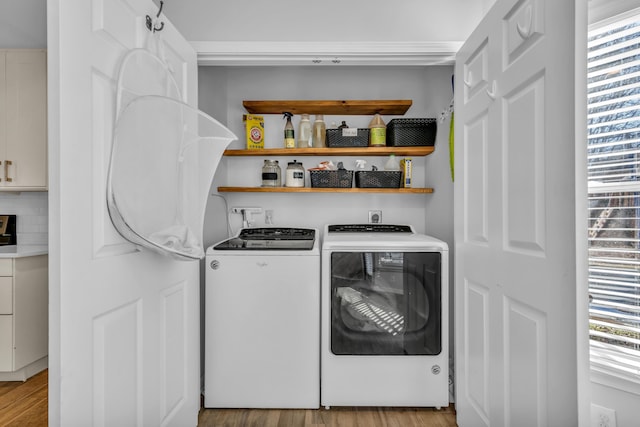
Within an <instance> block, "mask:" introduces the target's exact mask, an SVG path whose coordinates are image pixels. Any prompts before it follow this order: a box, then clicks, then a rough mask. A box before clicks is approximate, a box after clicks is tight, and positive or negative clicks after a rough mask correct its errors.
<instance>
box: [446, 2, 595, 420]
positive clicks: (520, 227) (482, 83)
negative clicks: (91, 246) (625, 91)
mask: <svg viewBox="0 0 640 427" xmlns="http://www.w3.org/2000/svg"><path fill="white" fill-rule="evenodd" d="M575 3H580V2H575ZM576 8H579V9H581V8H582V6H579V5H575V4H574V1H573V0H566V1H564V0H563V1H557V0H498V1H497V2H496V3H495V5H494V6H493V8H492V9H491V10H490V11H489V13H488V14H487V16H486V17H485V19H484V20H483V21H482V22H481V24H480V25H479V26H478V28H477V29H476V30H475V31H474V32H473V34H472V35H471V37H470V38H469V39H468V41H467V42H466V43H465V44H464V46H463V47H462V49H461V50H460V51H459V53H458V56H457V58H456V68H455V73H456V99H455V108H456V115H455V120H456V124H455V137H456V139H455V145H456V148H455V161H456V163H455V167H456V175H455V176H456V181H455V190H454V200H455V251H456V252H455V255H456V270H455V273H456V279H455V280H456V282H455V327H456V329H455V331H456V345H455V352H456V365H455V366H456V369H455V373H456V407H457V414H458V425H460V427H480V426H518V427H520V426H547V425H549V426H576V425H578V411H579V409H578V398H577V395H578V390H577V384H578V379H579V377H580V375H581V374H579V372H578V371H579V369H578V368H577V367H576V366H577V350H576V280H577V278H576V274H577V273H576V272H577V271H578V270H577V269H579V268H581V263H583V261H582V260H581V259H580V258H579V257H577V256H576V194H577V191H576V184H575V182H576V181H575V176H576V166H575V165H576V153H580V152H581V150H583V148H584V142H583V141H582V140H580V135H579V131H577V130H576V129H578V127H579V126H581V125H582V126H584V123H586V122H585V121H584V116H583V114H584V113H583V111H584V110H585V107H584V106H581V105H576V100H579V99H580V96H576V94H577V93H579V92H576V87H578V85H579V82H580V81H583V80H582V79H581V78H578V79H576V72H578V73H585V72H586V65H585V64H584V61H583V60H582V59H580V58H579V57H578V59H577V60H576V58H577V56H576V53H575V52H576V43H577V42H578V41H579V40H581V37H580V36H576V34H586V26H585V28H581V25H582V24H576V22H584V21H586V20H583V19H581V15H580V14H581V13H586V11H585V10H576ZM576 17H578V19H576ZM585 17H586V15H585ZM580 32H582V33H580ZM576 70H578V71H576ZM585 87H586V86H585ZM577 90H578V91H580V90H582V89H581V88H579V87H578V89H577ZM580 206H582V205H580ZM585 212H586V211H585ZM578 216H580V215H578ZM585 223H586V222H585ZM580 227H582V224H580ZM585 238H586V236H585ZM582 267H584V264H582ZM585 271H586V270H585ZM585 303H586V295H585ZM585 328H586V326H585ZM585 330H586V329H585Z"/></svg>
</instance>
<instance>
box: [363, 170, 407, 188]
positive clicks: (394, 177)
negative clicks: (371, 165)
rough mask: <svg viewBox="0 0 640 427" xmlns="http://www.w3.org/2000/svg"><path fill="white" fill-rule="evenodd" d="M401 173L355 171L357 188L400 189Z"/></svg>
mask: <svg viewBox="0 0 640 427" xmlns="http://www.w3.org/2000/svg"><path fill="white" fill-rule="evenodd" d="M401 183H402V172H401V171H357V172H356V187H358V188H400V184H401Z"/></svg>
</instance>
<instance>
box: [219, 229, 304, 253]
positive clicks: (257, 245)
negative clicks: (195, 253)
mask: <svg viewBox="0 0 640 427" xmlns="http://www.w3.org/2000/svg"><path fill="white" fill-rule="evenodd" d="M315 237H316V231H315V230H314V229H309V228H279V227H266V228H245V229H243V230H241V231H240V234H238V236H236V237H234V238H231V239H229V240H225V241H224V242H221V243H219V244H217V245H216V246H214V249H216V250H311V249H313V245H314V243H315Z"/></svg>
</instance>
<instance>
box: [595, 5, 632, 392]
mask: <svg viewBox="0 0 640 427" xmlns="http://www.w3.org/2000/svg"><path fill="white" fill-rule="evenodd" d="M593 3H594V4H592V5H590V15H594V14H592V9H593V7H597V8H598V10H597V16H598V19H599V20H598V21H597V22H594V23H591V24H590V25H589V27H588V31H589V33H591V32H592V31H594V30H599V29H601V28H604V27H607V26H610V25H612V24H620V25H623V24H622V23H623V22H624V21H629V20H632V19H633V20H636V21H637V20H638V19H640V7H636V8H633V9H629V10H627V11H624V12H622V13H621V11H620V10H616V9H615V6H614V5H611V2H608V3H609V5H607V4H605V2H600V3H599V4H598V2H597V1H594V2H593ZM618 7H619V6H618ZM634 18H635V19H634ZM585 90H586V88H585ZM587 188H588V192H589V193H588V197H591V195H592V194H594V193H599V194H600V193H601V194H604V193H610V192H617V191H620V192H625V191H638V192H640V180H639V181H637V182H635V183H631V184H624V183H611V184H604V185H602V186H600V187H597V188H596V187H589V186H588V187H587ZM592 351H593V346H592V341H591V339H589V353H590V354H589V364H590V371H591V381H592V382H594V383H598V384H602V385H605V386H608V387H612V388H616V389H619V390H622V391H626V392H628V393H633V394H636V395H640V376H638V377H637V378H629V377H628V376H625V375H624V374H623V373H622V372H621V371H618V370H615V369H606V368H604V367H601V366H599V365H597V364H594V363H593V361H592V360H591V353H592ZM596 352H597V350H596ZM632 359H634V360H635V359H636V358H635V357H632ZM637 361H638V363H639V364H640V356H639V357H638V359H637Z"/></svg>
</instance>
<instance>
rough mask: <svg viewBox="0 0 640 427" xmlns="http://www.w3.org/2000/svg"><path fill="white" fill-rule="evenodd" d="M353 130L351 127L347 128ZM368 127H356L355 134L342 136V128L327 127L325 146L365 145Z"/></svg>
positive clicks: (366, 144)
mask: <svg viewBox="0 0 640 427" xmlns="http://www.w3.org/2000/svg"><path fill="white" fill-rule="evenodd" d="M349 129H351V130H352V131H353V128H349ZM368 145H369V129H368V128H364V129H360V128H358V129H357V135H354V136H344V134H343V132H342V129H327V147H367V146H368Z"/></svg>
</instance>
